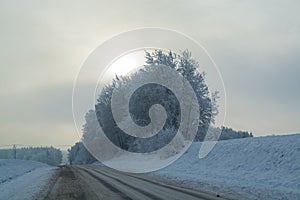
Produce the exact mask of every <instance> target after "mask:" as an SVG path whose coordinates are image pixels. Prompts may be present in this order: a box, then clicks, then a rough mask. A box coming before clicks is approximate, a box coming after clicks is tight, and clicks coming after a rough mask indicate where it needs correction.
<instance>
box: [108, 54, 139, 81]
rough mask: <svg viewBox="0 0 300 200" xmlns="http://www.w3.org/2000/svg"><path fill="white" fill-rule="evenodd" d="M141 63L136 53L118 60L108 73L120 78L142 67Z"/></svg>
mask: <svg viewBox="0 0 300 200" xmlns="http://www.w3.org/2000/svg"><path fill="white" fill-rule="evenodd" d="M139 63H140V62H139V59H138V56H137V55H136V53H133V54H128V55H125V56H122V57H121V58H119V59H118V60H116V61H115V62H114V63H113V64H112V65H111V66H110V68H109V69H108V71H109V72H110V73H113V74H116V75H119V76H122V75H126V74H128V73H129V72H130V71H131V70H133V69H134V68H137V67H139V66H141V65H139Z"/></svg>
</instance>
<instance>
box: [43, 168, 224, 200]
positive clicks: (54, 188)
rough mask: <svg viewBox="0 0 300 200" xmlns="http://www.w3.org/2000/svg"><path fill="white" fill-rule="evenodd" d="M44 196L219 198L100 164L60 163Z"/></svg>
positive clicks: (71, 199)
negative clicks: (62, 164)
mask: <svg viewBox="0 0 300 200" xmlns="http://www.w3.org/2000/svg"><path fill="white" fill-rule="evenodd" d="M44 199H46V200H54V199H55V200H56V199H64V200H74V199H78V200H79V199H80V200H85V199H87V200H94V199H104V200H106V199H107V200H121V199H122V200H123V199H125V200H135V199H136V200H153V199H155V200H171V199H172V200H173V199H174V200H196V199H198V200H199V199H203V200H222V199H223V198H221V197H216V196H214V195H211V194H207V193H203V192H199V191H194V190H190V189H184V188H180V187H178V186H174V185H167V184H164V183H160V182H157V181H155V180H152V179H151V178H149V177H146V176H143V175H135V174H129V173H124V172H119V171H116V170H113V169H109V168H107V167H103V166H94V165H86V166H62V167H60V168H59V171H58V172H57V175H56V177H55V178H54V179H53V180H52V182H51V183H50V184H49V189H48V192H47V194H46V196H45V198H44Z"/></svg>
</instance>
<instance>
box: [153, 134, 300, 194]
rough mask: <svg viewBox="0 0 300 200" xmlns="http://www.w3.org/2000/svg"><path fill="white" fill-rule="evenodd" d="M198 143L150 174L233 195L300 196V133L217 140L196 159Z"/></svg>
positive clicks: (196, 187) (193, 186) (187, 185)
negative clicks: (209, 149)
mask: <svg viewBox="0 0 300 200" xmlns="http://www.w3.org/2000/svg"><path fill="white" fill-rule="evenodd" d="M200 146H201V143H200V142H197V143H194V144H193V145H192V146H191V147H190V149H189V150H188V151H187V152H186V153H185V154H184V155H183V156H182V157H181V158H179V159H178V160H177V161H175V162H174V163H173V164H172V165H170V166H168V167H166V168H164V169H161V170H159V171H156V172H153V173H150V174H149V175H151V176H154V177H156V178H163V179H164V180H166V179H165V178H168V180H171V181H175V182H177V183H179V184H182V185H183V186H185V187H189V188H193V189H200V190H205V191H208V192H212V193H218V194H219V195H221V196H226V197H229V198H236V199H240V198H243V199H300V134H295V135H286V136H268V137H258V138H245V139H235V140H227V141H219V142H218V143H217V144H216V146H215V147H214V149H213V150H212V151H211V152H210V153H209V154H208V156H206V157H205V158H202V159H199V156H198V153H199V149H200Z"/></svg>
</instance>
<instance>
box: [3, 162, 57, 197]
mask: <svg viewBox="0 0 300 200" xmlns="http://www.w3.org/2000/svg"><path fill="white" fill-rule="evenodd" d="M55 169H56V167H50V166H49V165H46V164H43V163H40V162H36V161H28V160H13V159H7V160H6V159H0V199H7V200H8V199H9V200H19V199H22V200H24V199H28V200H29V199H35V196H36V195H37V194H38V193H39V192H40V191H41V190H43V189H44V187H45V185H46V184H47V182H48V181H49V179H50V178H51V176H52V175H53V174H54V172H55Z"/></svg>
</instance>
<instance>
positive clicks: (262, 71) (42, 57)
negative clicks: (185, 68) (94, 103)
mask: <svg viewBox="0 0 300 200" xmlns="http://www.w3.org/2000/svg"><path fill="white" fill-rule="evenodd" d="M299 10H300V2H299V1H298V0H295V1H289V0H287V1H274V0H270V1H260V0H256V1H233V0H232V1H230V0H228V1H222V0H219V1H208V0H207V1H202V0H194V1H193V0H190V1H166V0H165V1H164V0H160V1H153V0H152V1H148V0H136V1H126V3H125V1H122V0H119V1H115V0H112V1H81V2H79V1H74V0H72V1H30V0H29V1H15V0H3V1H1V2H0V30H1V31H0V34H1V37H0V102H1V104H0V111H1V113H0V128H1V129H0V146H1V145H6V144H12V143H20V144H34V145H37V144H41V145H46V144H48V145H49V144H54V145H58V144H72V143H74V142H75V141H77V140H79V138H78V136H77V134H76V130H75V126H74V123H73V118H72V107H71V95H72V84H73V81H74V79H75V77H76V75H77V73H78V71H79V69H80V66H81V64H82V63H83V62H84V60H85V59H86V58H87V56H88V55H89V53H90V52H91V51H92V50H93V49H95V48H96V47H97V46H98V45H99V44H101V43H102V42H103V41H105V40H106V39H108V38H110V37H111V36H113V35H115V34H118V33H120V32H123V31H127V30H130V29H134V28H141V27H152V26H153V27H164V28H168V29H174V30H177V31H180V32H183V33H185V34H187V35H189V36H190V37H192V38H194V39H196V40H197V41H198V42H200V43H201V44H202V45H203V46H204V47H205V48H206V49H207V51H208V52H209V53H210V55H211V56H212V58H213V59H214V60H215V62H216V63H217V65H218V66H219V69H220V71H221V74H222V77H223V79H224V83H225V87H226V92H227V118H226V121H225V125H226V126H230V127H233V128H235V129H242V130H249V131H252V132H253V133H254V134H255V135H256V136H259V135H269V134H284V133H295V132H298V133H299V132H300V114H299V113H300V103H299V102H300V89H299V85H300V55H299V53H300V12H299Z"/></svg>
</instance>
